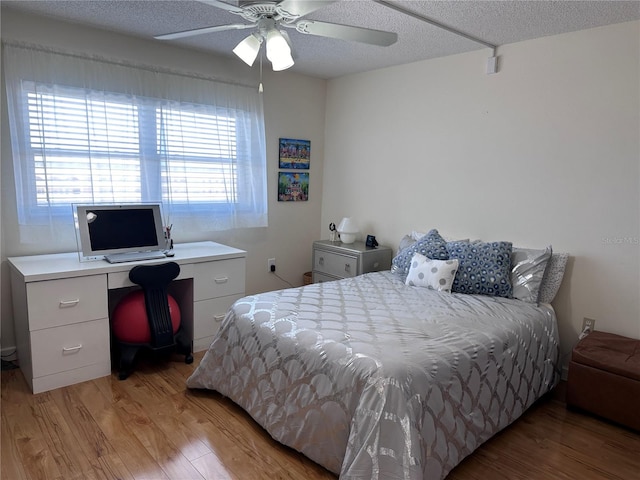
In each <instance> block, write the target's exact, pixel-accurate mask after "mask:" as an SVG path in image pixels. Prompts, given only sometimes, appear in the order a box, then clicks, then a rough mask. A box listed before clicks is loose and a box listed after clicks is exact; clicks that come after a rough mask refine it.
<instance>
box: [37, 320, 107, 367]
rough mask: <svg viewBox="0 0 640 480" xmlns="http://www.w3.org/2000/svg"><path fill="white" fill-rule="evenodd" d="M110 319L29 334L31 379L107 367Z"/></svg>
mask: <svg viewBox="0 0 640 480" xmlns="http://www.w3.org/2000/svg"><path fill="white" fill-rule="evenodd" d="M105 338H109V319H108V318H103V319H100V320H93V321H91V322H84V323H77V324H74V325H64V326H62V327H54V328H46V329H43V330H38V331H37V332H32V334H31V352H32V355H33V376H34V378H37V377H43V376H45V375H51V374H54V373H59V372H64V371H68V370H74V369H77V368H82V367H85V366H87V365H94V364H103V365H105V366H109V365H110V362H111V360H110V352H109V342H105Z"/></svg>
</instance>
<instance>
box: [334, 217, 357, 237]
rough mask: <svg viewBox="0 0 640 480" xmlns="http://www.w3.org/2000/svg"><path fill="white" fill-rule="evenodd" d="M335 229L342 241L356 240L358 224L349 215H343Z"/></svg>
mask: <svg viewBox="0 0 640 480" xmlns="http://www.w3.org/2000/svg"><path fill="white" fill-rule="evenodd" d="M337 230H338V233H339V234H340V241H341V242H342V243H353V242H355V241H356V235H357V234H358V226H357V225H356V222H354V221H353V219H352V218H351V217H344V218H343V219H342V221H341V222H340V224H339V225H338V228H337Z"/></svg>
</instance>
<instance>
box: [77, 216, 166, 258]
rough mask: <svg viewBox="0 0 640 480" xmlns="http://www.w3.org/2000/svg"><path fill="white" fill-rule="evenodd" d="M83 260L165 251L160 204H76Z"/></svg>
mask: <svg viewBox="0 0 640 480" xmlns="http://www.w3.org/2000/svg"><path fill="white" fill-rule="evenodd" d="M76 215H77V222H78V223H77V228H78V236H79V241H80V250H81V253H82V256H84V257H97V256H102V255H112V254H117V253H126V252H141V251H149V250H164V249H165V247H166V245H165V240H164V230H163V226H162V214H161V209H160V204H159V203H140V204H109V205H107V204H98V205H76Z"/></svg>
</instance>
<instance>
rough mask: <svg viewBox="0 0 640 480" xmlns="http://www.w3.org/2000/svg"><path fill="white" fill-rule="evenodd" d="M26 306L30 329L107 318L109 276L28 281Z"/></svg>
mask: <svg viewBox="0 0 640 480" xmlns="http://www.w3.org/2000/svg"><path fill="white" fill-rule="evenodd" d="M27 309H28V312H29V330H30V331H34V330H40V329H42V328H50V327H57V326H59V325H69V324H72V323H79V322H86V321H87V320H95V319H98V318H105V317H107V316H108V315H109V314H108V307H107V276H106V275H90V276H87V277H74V278H64V279H61V280H46V281H43V282H31V283H28V284H27Z"/></svg>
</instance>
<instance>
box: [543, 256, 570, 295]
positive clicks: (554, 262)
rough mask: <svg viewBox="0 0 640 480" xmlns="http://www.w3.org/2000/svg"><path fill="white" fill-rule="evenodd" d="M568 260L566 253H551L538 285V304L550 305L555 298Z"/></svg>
mask: <svg viewBox="0 0 640 480" xmlns="http://www.w3.org/2000/svg"><path fill="white" fill-rule="evenodd" d="M568 259H569V254H568V253H553V254H552V255H551V258H550V259H549V262H547V268H546V270H545V272H544V276H543V277H542V284H541V285H540V295H539V297H538V301H539V302H540V303H551V302H553V299H554V298H556V294H557V293H558V290H559V289H560V284H561V283H562V278H563V277H564V269H565V268H566V266H567V260H568Z"/></svg>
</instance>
